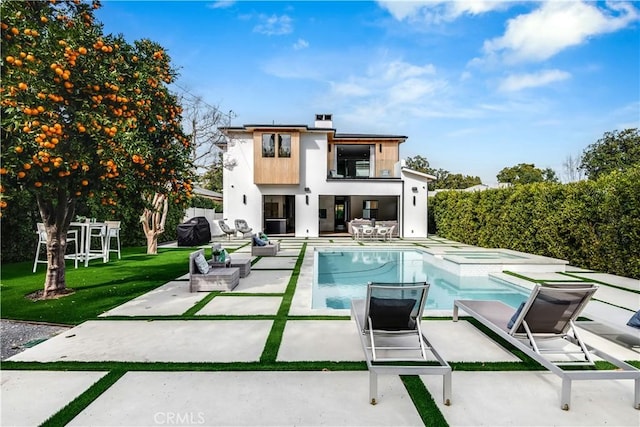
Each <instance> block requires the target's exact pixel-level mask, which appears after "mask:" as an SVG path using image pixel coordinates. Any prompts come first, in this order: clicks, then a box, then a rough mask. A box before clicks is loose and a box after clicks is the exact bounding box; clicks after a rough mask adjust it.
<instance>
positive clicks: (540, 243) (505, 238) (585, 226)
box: [429, 167, 640, 278]
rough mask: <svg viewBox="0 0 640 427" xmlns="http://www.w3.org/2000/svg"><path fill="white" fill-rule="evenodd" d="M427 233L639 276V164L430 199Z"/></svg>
mask: <svg viewBox="0 0 640 427" xmlns="http://www.w3.org/2000/svg"><path fill="white" fill-rule="evenodd" d="M429 203H430V211H429V216H430V221H431V222H433V223H434V226H430V230H431V231H432V232H434V231H436V232H437V233H438V235H440V236H442V237H445V238H448V239H452V240H456V241H459V242H462V243H467V244H471V245H478V246H483V247H494V248H506V249H513V250H518V251H522V252H529V253H533V254H538V255H543V256H550V257H554V258H561V259H566V260H568V261H569V262H570V263H571V264H572V265H575V266H578V267H583V268H590V269H594V270H598V271H604V272H608V273H612V274H618V275H621V276H628V277H634V278H640V250H638V248H640V167H633V168H630V169H628V170H626V171H624V172H613V173H611V174H608V175H606V176H603V177H601V178H600V179H598V180H597V181H580V182H575V183H570V184H564V185H562V184H556V183H534V184H528V185H518V186H514V187H510V188H506V189H496V190H488V191H484V192H476V193H465V192H459V191H447V192H440V193H438V194H437V195H436V196H435V197H433V198H431V199H430V200H429Z"/></svg>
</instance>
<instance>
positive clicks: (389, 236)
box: [385, 225, 396, 240]
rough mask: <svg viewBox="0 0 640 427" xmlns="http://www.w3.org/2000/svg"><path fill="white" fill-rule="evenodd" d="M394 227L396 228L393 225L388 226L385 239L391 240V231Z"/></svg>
mask: <svg viewBox="0 0 640 427" xmlns="http://www.w3.org/2000/svg"><path fill="white" fill-rule="evenodd" d="M395 229H396V226H395V225H392V226H391V227H388V229H387V235H386V238H385V240H393V232H394V231H395Z"/></svg>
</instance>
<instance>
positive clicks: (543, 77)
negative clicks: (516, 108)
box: [499, 70, 571, 92]
mask: <svg viewBox="0 0 640 427" xmlns="http://www.w3.org/2000/svg"><path fill="white" fill-rule="evenodd" d="M569 78H571V74H569V73H567V72H566V71H561V70H544V71H540V72H538V73H527V74H512V75H510V76H508V77H507V78H506V79H504V80H503V81H502V83H501V84H500V87H499V89H500V90H501V91H503V92H516V91H519V90H522V89H527V88H533V87H540V86H546V85H548V84H550V83H554V82H558V81H562V80H566V79H569Z"/></svg>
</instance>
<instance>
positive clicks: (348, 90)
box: [330, 82, 371, 97]
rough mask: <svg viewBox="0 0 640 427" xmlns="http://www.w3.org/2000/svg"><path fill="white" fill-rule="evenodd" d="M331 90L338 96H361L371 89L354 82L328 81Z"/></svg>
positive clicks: (368, 92)
mask: <svg viewBox="0 0 640 427" xmlns="http://www.w3.org/2000/svg"><path fill="white" fill-rule="evenodd" d="M330 85H331V91H332V92H333V93H334V94H335V95H338V96H340V97H350V96H353V97H361V96H367V95H369V94H371V91H370V90H369V89H368V88H366V87H364V86H362V85H360V84H358V83H355V82H345V83H335V82H332V83H330Z"/></svg>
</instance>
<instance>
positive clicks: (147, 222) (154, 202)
mask: <svg viewBox="0 0 640 427" xmlns="http://www.w3.org/2000/svg"><path fill="white" fill-rule="evenodd" d="M143 197H144V198H145V201H147V202H148V203H149V205H150V206H149V207H147V208H145V210H144V212H143V213H142V216H141V217H140V222H142V229H143V230H144V234H145V236H147V254H148V255H156V254H157V253H158V236H159V235H161V234H162V233H164V225H165V222H166V221H167V212H168V211H169V202H168V200H167V196H166V195H165V194H160V193H156V194H154V195H153V198H151V197H150V196H143Z"/></svg>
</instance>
